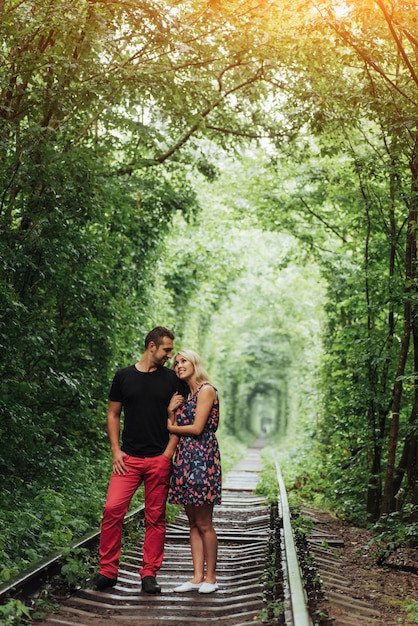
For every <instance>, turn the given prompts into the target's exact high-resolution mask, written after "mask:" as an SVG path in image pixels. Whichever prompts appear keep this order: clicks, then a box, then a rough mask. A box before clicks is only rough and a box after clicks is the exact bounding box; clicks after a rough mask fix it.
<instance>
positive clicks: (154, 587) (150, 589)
mask: <svg viewBox="0 0 418 626" xmlns="http://www.w3.org/2000/svg"><path fill="white" fill-rule="evenodd" d="M142 591H145V593H161V587H160V585H159V584H158V583H157V581H156V580H155V577H154V576H144V578H143V579H142Z"/></svg>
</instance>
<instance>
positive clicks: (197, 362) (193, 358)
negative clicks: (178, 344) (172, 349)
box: [172, 350, 210, 383]
mask: <svg viewBox="0 0 418 626" xmlns="http://www.w3.org/2000/svg"><path fill="white" fill-rule="evenodd" d="M178 355H180V356H182V357H184V358H185V359H187V360H188V361H190V363H191V364H192V365H193V367H194V373H195V376H196V382H197V383H208V382H210V379H209V374H208V373H207V371H206V370H205V368H204V366H203V363H202V359H201V358H200V356H199V355H198V354H197V352H195V351H194V350H179V351H178V352H177V353H176V356H175V357H174V361H173V367H172V369H174V364H175V362H176V358H177V356H178Z"/></svg>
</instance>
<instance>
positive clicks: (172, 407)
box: [168, 391, 184, 422]
mask: <svg viewBox="0 0 418 626" xmlns="http://www.w3.org/2000/svg"><path fill="white" fill-rule="evenodd" d="M183 403H184V397H183V396H182V395H181V394H180V393H177V391H176V393H175V394H173V396H172V398H171V400H170V404H169V405H168V414H169V416H170V417H169V419H171V418H172V419H173V422H174V413H175V412H176V411H177V409H178V408H180V407H181V405H182V404H183Z"/></svg>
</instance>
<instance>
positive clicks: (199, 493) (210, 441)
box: [168, 383, 222, 506]
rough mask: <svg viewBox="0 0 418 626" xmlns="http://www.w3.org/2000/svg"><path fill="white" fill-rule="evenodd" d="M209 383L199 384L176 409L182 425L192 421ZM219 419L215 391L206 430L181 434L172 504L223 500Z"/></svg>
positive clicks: (175, 467) (197, 503) (176, 459)
mask: <svg viewBox="0 0 418 626" xmlns="http://www.w3.org/2000/svg"><path fill="white" fill-rule="evenodd" d="M208 384H210V383H203V384H202V385H200V387H199V388H198V390H197V391H196V393H195V394H194V395H193V396H191V397H190V398H188V400H186V402H185V403H184V404H183V406H182V407H181V408H180V409H179V410H178V411H177V415H176V421H177V424H178V425H179V426H187V425H189V424H193V422H194V418H195V414H196V404H197V398H198V395H199V391H200V390H201V389H202V387H203V386H204V385H208ZM215 391H216V390H215ZM218 423H219V400H218V394H216V400H215V402H214V403H213V405H212V408H211V411H210V414H209V417H208V420H207V422H206V424H205V428H204V429H203V432H202V433H201V434H200V435H184V436H183V435H182V436H180V437H179V441H178V443H177V448H176V451H175V455H174V462H173V473H172V476H171V484H170V490H169V496H168V499H169V502H171V503H172V504H191V505H194V506H200V505H202V504H205V503H207V502H210V503H212V504H220V503H221V490H222V472H221V457H220V453H219V446H218V440H217V438H216V435H215V432H216V430H217V428H218Z"/></svg>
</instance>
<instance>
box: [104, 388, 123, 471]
mask: <svg viewBox="0 0 418 626" xmlns="http://www.w3.org/2000/svg"><path fill="white" fill-rule="evenodd" d="M121 413H122V403H121V402H113V401H112V400H109V406H108V409H107V434H108V435H109V441H110V449H111V452H112V457H113V471H114V472H115V473H116V474H126V473H127V471H128V470H127V468H126V465H125V463H124V462H123V459H124V457H125V456H126V453H125V452H123V450H121V448H120V414H121Z"/></svg>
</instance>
